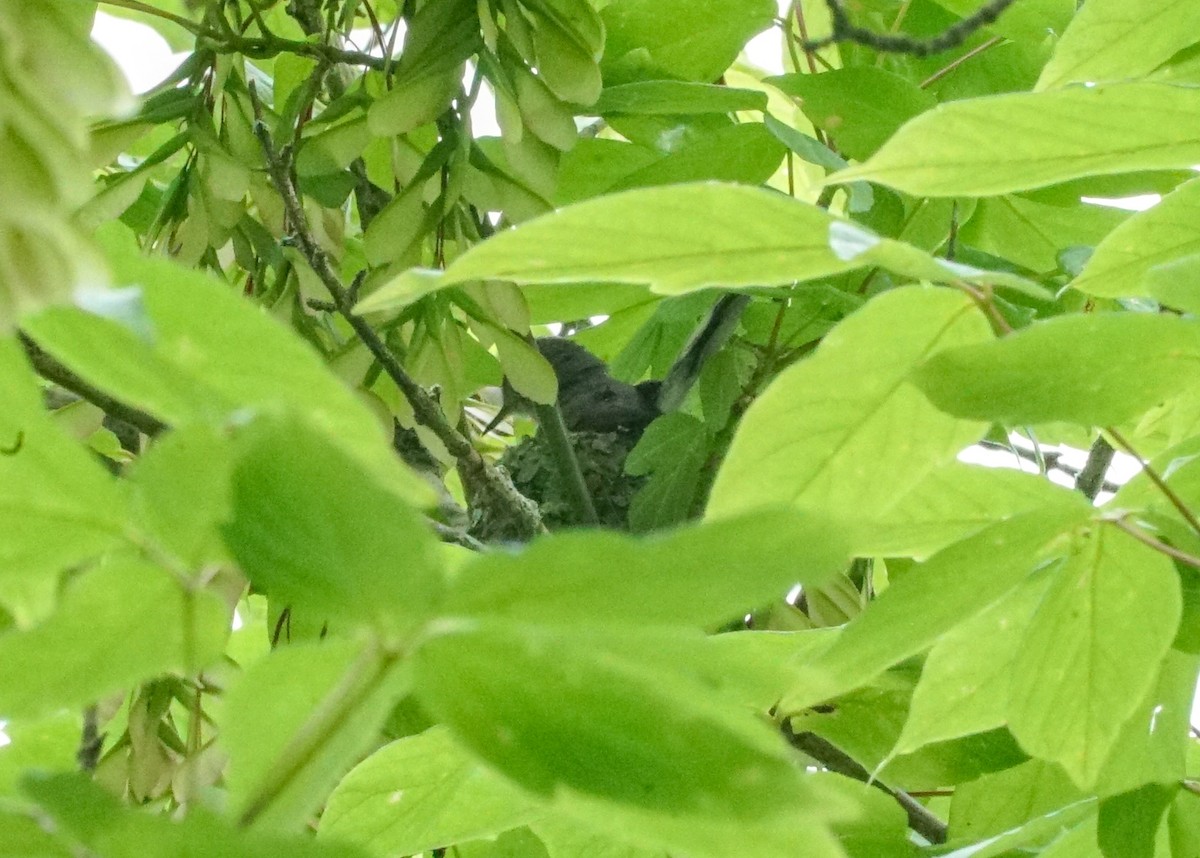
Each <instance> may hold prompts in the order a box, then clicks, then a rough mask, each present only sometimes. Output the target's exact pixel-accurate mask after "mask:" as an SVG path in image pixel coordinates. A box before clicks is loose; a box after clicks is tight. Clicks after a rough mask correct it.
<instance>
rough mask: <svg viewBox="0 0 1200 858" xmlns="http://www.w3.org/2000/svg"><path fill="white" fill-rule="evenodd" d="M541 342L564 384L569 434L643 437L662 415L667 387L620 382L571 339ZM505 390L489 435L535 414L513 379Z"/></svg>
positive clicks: (562, 406)
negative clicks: (513, 418)
mask: <svg viewBox="0 0 1200 858" xmlns="http://www.w3.org/2000/svg"><path fill="white" fill-rule="evenodd" d="M535 343H536V345H537V347H538V351H540V352H541V353H542V357H544V358H545V359H546V361H547V362H548V363H549V364H550V366H551V368H552V369H553V370H554V376H555V378H557V379H558V408H559V411H560V412H561V413H562V416H563V423H564V424H565V425H566V427H567V429H568V431H571V432H617V431H627V432H633V433H636V434H639V435H640V434H641V433H642V431H644V430H645V428H646V427H647V426H648V425H650V422H651V421H653V420H654V418H655V417H658V416H659V414H660V413H661V412H660V411H659V409H658V395H659V389H660V386H661V382H658V381H643V382H641V383H640V384H627V383H626V382H623V381H619V380H618V379H615V378H613V377H612V376H611V375H609V372H608V365H607V364H605V363H604V361H602V360H601V359H600V358H598V357H596V356H595V355H594V354H592V353H591V352H590V351H588V350H587V349H586V348H584V347H583V346H582V345H580V344H579V343H577V342H575V341H574V340H569V339H566V338H565V337H539V338H538V339H537V340H535ZM502 390H503V393H504V404H503V405H502V406H501V408H500V411H499V412H497V414H496V417H495V418H494V419H493V420H492V422H491V423H489V424H488V425H487V426H486V427H485V428H484V430H483V434H485V435H486V434H488V433H489V432H491V431H492V430H493V429H494V428H496V426H497V425H499V423H500V421H502V420H504V419H505V418H506V417H508V416H509V415H510V414H512V413H513V412H519V413H523V414H532V413H534V404H533V403H532V402H531V401H530V400H529V399H528V398H526V397H524V396H522V395H521V394H519V393H517V392H516V391H515V390H514V389H513V388H512V385H510V384H509V383H508V380H507V379H505V380H504V384H503V386H502Z"/></svg>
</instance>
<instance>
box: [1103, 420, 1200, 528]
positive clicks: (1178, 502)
mask: <svg viewBox="0 0 1200 858" xmlns="http://www.w3.org/2000/svg"><path fill="white" fill-rule="evenodd" d="M1104 431H1105V432H1107V433H1108V434H1109V435H1111V436H1112V438H1113V440H1114V441H1116V442H1117V444H1119V445H1120V446H1121V448H1122V449H1123V450H1124V451H1125V452H1126V453H1128V454H1129V455H1131V456H1133V458H1135V459H1137V462H1138V464H1139V465H1141V467H1142V470H1143V471H1144V472H1145V474H1146V476H1147V477H1148V478H1149V480H1150V482H1152V483H1154V485H1156V486H1157V487H1158V490H1159V491H1160V492H1162V493H1163V496H1164V497H1165V498H1166V499H1167V500H1168V501H1170V503H1171V506H1173V507H1175V509H1176V511H1178V513H1179V514H1180V515H1181V516H1183V520H1184V521H1186V522H1187V523H1188V526H1189V527H1191V528H1192V530H1193V531H1195V532H1196V533H1200V521H1197V519H1196V514H1195V513H1194V512H1192V511H1191V510H1190V509H1188V506H1187V504H1185V503H1184V502H1183V498H1181V497H1180V496H1179V495H1177V494H1176V493H1175V490H1174V489H1173V488H1171V487H1170V486H1169V485H1167V481H1166V480H1164V479H1163V478H1162V475H1160V474H1159V473H1158V471H1157V470H1155V469H1154V467H1153V466H1152V465H1151V464H1150V463H1149V462H1148V461H1146V460H1145V459H1143V458H1142V456H1141V454H1140V453H1138V451H1137V450H1135V449H1133V445H1132V444H1130V443H1129V442H1128V441H1126V440H1125V438H1124V437H1123V436H1122V435H1121V433H1120V432H1118V431H1117V430H1116V429H1114V428H1113V427H1111V426H1107V427H1105V429H1104Z"/></svg>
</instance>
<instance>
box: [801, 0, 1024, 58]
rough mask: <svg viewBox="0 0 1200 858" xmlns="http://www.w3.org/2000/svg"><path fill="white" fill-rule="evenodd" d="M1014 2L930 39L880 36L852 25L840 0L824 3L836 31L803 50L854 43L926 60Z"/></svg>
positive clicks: (996, 0)
mask: <svg viewBox="0 0 1200 858" xmlns="http://www.w3.org/2000/svg"><path fill="white" fill-rule="evenodd" d="M1013 2H1014V0H991V2H989V3H987V4H985V5H983V6H980V7H979V9H977V10H976V11H975V12H974V13H972V14H971V15H969V16H968V17H966V18H963V19H962V20H961V21H958V22H957V23H954V24H951V25H950V26H949V27H947V28H946V29H945V30H943V31H942V32H940V33H938V34H937V35H935V36H932V37H931V38H928V39H914V38H912V37H911V36H905V35H900V34H896V33H877V32H875V31H874V30H868V29H866V28H864V27H858V26H855V25H854V24H852V23H850V17H849V16H848V15H847V14H846V10H845V9H844V8H843V7H842V3H841V0H825V5H826V6H828V7H829V15H830V17H831V18H832V20H833V31H832V32H831V33H830V34H829V35H828V36H826V37H824V38H822V39H814V40H805V41H804V43H803V48H804V50H805V51H807V52H809V53H812V52H814V51H818V50H820V49H821V48H825V47H828V46H829V45H832V44H836V43H838V42H855V43H856V44H860V45H863V46H865V47H868V48H872V49H874V50H876V51H879V52H881V53H893V54H911V55H913V56H916V57H927V56H930V55H932V54H939V53H942V52H943V51H948V50H951V49H952V48H956V47H958V46H959V45H961V44H962V43H963V42H965V41H966V40H967V39H969V38H970V37H971V36H972V35H974V34H975V32H976V31H978V30H980V29H982V28H983V27H986V26H988V25H989V24H992V23H994V22H995V20H996V19H997V18H999V17H1000V14H1001V13H1002V12H1003V11H1004V10H1005V9H1007V8H1008V7H1009V6H1011V5H1012V4H1013Z"/></svg>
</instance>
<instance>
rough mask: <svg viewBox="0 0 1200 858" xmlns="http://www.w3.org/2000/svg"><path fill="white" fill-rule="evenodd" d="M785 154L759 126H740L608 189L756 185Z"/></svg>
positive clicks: (713, 135)
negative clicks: (706, 183) (696, 184)
mask: <svg viewBox="0 0 1200 858" xmlns="http://www.w3.org/2000/svg"><path fill="white" fill-rule="evenodd" d="M785 151H786V150H785V148H784V146H783V144H782V143H780V142H779V141H778V140H777V139H775V137H774V136H772V135H771V133H770V132H768V131H767V129H766V127H765V126H764V125H763V124H762V123H761V122H744V123H741V124H739V125H731V126H730V127H729V128H723V129H721V130H719V131H714V132H713V133H711V134H704V135H702V136H701V137H699V138H698V139H696V140H695V141H693V142H691V143H688V144H687V145H684V146H682V147H681V148H679V149H677V150H675V151H673V152H671V153H670V154H668V155H666V156H664V157H662V158H659V159H658V160H657V161H655V162H653V163H652V164H648V165H646V166H645V167H643V168H642V169H640V170H635V171H633V172H632V173H629V174H628V175H626V176H623V177H622V178H621V179H620V180H618V181H617V182H616V183H614V184H613V185H612V189H613V190H623V189H625V188H636V187H642V186H649V185H677V184H682V183H684V182H698V181H717V182H738V183H741V184H745V185H759V184H762V183H763V182H765V181H767V180H768V179H769V178H771V176H772V175H774V173H775V170H776V169H777V168H778V167H779V163H780V162H781V161H782V160H783V155H784V152H785Z"/></svg>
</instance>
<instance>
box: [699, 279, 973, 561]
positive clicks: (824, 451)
mask: <svg viewBox="0 0 1200 858" xmlns="http://www.w3.org/2000/svg"><path fill="white" fill-rule="evenodd" d="M988 336H989V332H988V326H987V322H986V321H985V320H984V318H983V316H982V315H981V314H980V313H979V311H978V310H977V309H976V308H975V306H974V304H972V303H971V301H970V300H969V299H967V298H966V297H965V296H963V295H961V294H959V293H957V292H953V291H950V290H938V289H928V288H920V287H912V288H907V289H899V290H895V291H892V292H888V293H885V294H883V295H880V296H878V297H876V298H874V299H873V300H872V301H870V302H869V303H868V304H867V305H866V306H865V307H864V308H863V309H862V310H859V311H858V312H857V313H855V314H853V315H852V316H849V317H848V318H847V319H846V320H845V321H843V322H842V323H841V324H840V325H838V326H837V327H836V328H834V330H833V331H832V332H831V333H830V334H829V335H828V336H827V337H826V338H825V340H824V342H822V344H821V347H820V348H819V349H818V350H817V352H816V354H815V355H813V356H812V357H811V358H809V359H808V360H806V361H803V362H800V363H797V364H795V365H794V366H792V367H790V368H789V369H787V370H786V371H784V372H783V373H781V374H780V375H779V377H778V378H776V379H775V381H774V382H772V384H771V386H770V387H769V388H767V390H766V392H765V393H764V394H763V395H762V396H760V397H759V398H758V399H757V400H755V402H754V404H753V405H751V406H750V408H749V410H748V411H747V412H746V416H745V417H744V418H743V420H742V423H741V426H740V427H739V429H738V432H737V435H736V436H735V437H734V440H733V444H732V446H731V447H730V450H729V455H728V456H727V457H726V459H725V462H724V464H723V465H722V466H721V470H720V472H719V473H718V475H717V481H716V484H715V485H714V486H713V490H712V495H711V497H710V499H709V505H708V515H709V516H725V515H729V514H732V513H734V512H739V511H742V510H746V509H753V508H755V507H759V506H763V505H766V504H772V503H790V504H796V505H798V506H800V507H804V508H809V509H814V510H821V512H822V514H823V515H828V516H830V517H831V518H833V519H834V520H835V521H853V520H856V519H860V518H862V517H863V516H868V517H871V516H874V517H880V516H882V515H884V514H885V513H887V512H888V510H890V509H891V508H892V507H893V506H895V505H896V503H897V501H899V499H900V498H901V497H902V496H903V495H904V493H905V492H907V491H909V490H910V489H912V488H913V487H914V486H916V485H917V484H918V483H919V482H920V481H921V480H922V479H924V478H925V477H926V476H927V475H928V474H929V473H930V472H931V471H932V470H934V469H935V468H938V467H940V466H942V465H945V464H946V463H948V462H950V461H951V460H953V459H954V457H955V455H957V454H958V452H959V451H961V450H962V449H963V448H965V447H966V446H968V445H969V444H971V443H972V442H973V441H975V440H977V439H978V438H979V436H980V435H981V434H982V432H983V428H984V427H983V426H982V425H981V424H978V423H974V422H970V421H963V420H958V419H948V418H947V417H946V416H945V415H942V414H939V413H938V412H937V410H936V409H935V408H933V407H931V406H930V404H929V403H928V402H927V401H926V400H925V398H924V397H923V396H921V394H920V392H919V391H918V390H917V389H916V388H915V387H913V386H912V385H911V384H909V383H908V377H909V375H910V373H911V372H912V370H913V368H914V367H916V366H918V365H919V364H920V363H921V362H922V361H924V360H925V359H926V358H927V357H928V356H929V355H930V354H931V353H933V352H935V351H938V350H941V349H945V348H950V347H953V346H961V345H963V344H965V343H973V342H978V341H980V340H982V339H984V338H986V337H988ZM852 547H853V548H854V549H855V550H857V546H852Z"/></svg>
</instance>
